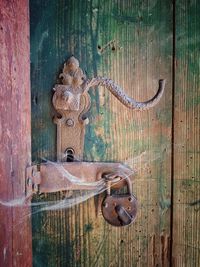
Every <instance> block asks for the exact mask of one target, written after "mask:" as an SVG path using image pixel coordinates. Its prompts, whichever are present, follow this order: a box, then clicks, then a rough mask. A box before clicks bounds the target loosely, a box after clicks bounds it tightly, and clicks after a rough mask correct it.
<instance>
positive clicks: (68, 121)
mask: <svg viewBox="0 0 200 267" xmlns="http://www.w3.org/2000/svg"><path fill="white" fill-rule="evenodd" d="M66 124H67V126H68V127H73V126H74V121H73V120H72V119H67V121H66Z"/></svg>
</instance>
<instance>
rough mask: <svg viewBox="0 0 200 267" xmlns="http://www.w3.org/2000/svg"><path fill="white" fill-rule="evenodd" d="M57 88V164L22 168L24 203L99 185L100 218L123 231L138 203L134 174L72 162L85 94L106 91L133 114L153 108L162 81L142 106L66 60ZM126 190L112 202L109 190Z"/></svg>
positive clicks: (79, 141) (80, 137)
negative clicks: (24, 172)
mask: <svg viewBox="0 0 200 267" xmlns="http://www.w3.org/2000/svg"><path fill="white" fill-rule="evenodd" d="M59 78H60V80H61V82H60V83H59V84H56V85H55V87H54V95H53V99H52V103H53V106H54V108H55V110H56V111H57V115H56V116H55V117H54V123H56V125H57V162H47V163H42V164H40V165H39V166H36V165H34V166H32V167H29V168H27V185H26V189H27V197H31V196H32V194H34V193H50V192H58V191H65V190H91V189H94V186H95V183H96V185H97V184H98V185H99V184H102V185H104V186H105V188H106V189H107V196H106V198H105V199H104V201H103V205H102V213H103V216H104V218H105V219H106V221H108V222H109V223H110V224H112V225H114V226H124V225H128V224H130V223H132V222H133V221H134V220H135V217H136V212H137V200H136V198H135V196H134V195H133V194H132V190H131V184H130V181H131V178H132V176H133V171H132V170H130V169H129V168H128V167H127V166H124V165H122V164H119V163H103V162H79V161H78V162H77V161H76V160H77V159H78V160H81V159H82V154H83V147H84V136H85V126H86V124H87V123H88V122H89V120H88V118H87V115H86V113H87V111H88V110H89V108H90V96H89V94H88V90H89V89H90V88H91V87H93V88H94V87H96V86H99V85H102V86H105V87H106V88H107V89H108V90H109V91H110V92H111V93H112V94H113V95H114V96H115V97H116V98H117V99H118V100H119V101H120V102H121V103H122V104H123V105H125V106H126V107H128V108H131V109H135V110H145V109H148V108H151V107H153V106H155V105H156V104H157V103H158V102H159V100H160V98H161V97H162V94H163V92H164V86H165V80H159V87H158V90H157V93H156V94H155V95H154V97H153V98H151V99H150V100H148V101H146V102H137V101H135V100H134V99H132V98H130V97H129V96H127V95H126V94H125V92H124V91H123V90H122V88H121V87H120V86H119V85H117V84H115V83H114V82H113V81H112V80H111V79H108V78H105V77H96V78H93V79H87V78H86V76H85V74H84V73H83V71H82V69H81V68H80V67H79V62H78V60H77V59H76V58H75V57H71V58H70V59H69V60H68V61H67V62H66V63H65V64H64V68H63V71H62V73H61V74H60V76H59ZM125 185H127V188H128V192H127V194H123V195H117V196H114V195H113V194H110V188H111V187H112V188H114V189H119V188H121V187H123V186H125Z"/></svg>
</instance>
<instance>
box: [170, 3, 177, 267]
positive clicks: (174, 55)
mask: <svg viewBox="0 0 200 267" xmlns="http://www.w3.org/2000/svg"><path fill="white" fill-rule="evenodd" d="M172 6H173V29H172V32H173V33H172V34H173V41H172V42H173V43H172V46H173V47H172V128H171V212H170V255H169V256H170V259H169V262H170V266H173V255H172V254H173V222H174V221H173V219H174V115H175V106H174V104H175V85H176V84H175V78H176V72H175V71H176V65H175V64H176V0H173V2H172Z"/></svg>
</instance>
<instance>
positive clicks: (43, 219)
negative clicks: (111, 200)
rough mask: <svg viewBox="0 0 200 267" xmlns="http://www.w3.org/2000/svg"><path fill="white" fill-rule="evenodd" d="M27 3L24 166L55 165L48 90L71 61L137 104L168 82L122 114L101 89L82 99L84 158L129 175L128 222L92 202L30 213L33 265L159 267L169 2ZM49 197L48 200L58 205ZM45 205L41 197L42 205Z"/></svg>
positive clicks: (165, 188) (166, 176)
mask: <svg viewBox="0 0 200 267" xmlns="http://www.w3.org/2000/svg"><path fill="white" fill-rule="evenodd" d="M30 3H31V63H32V129H33V131H32V136H33V143H32V144H33V158H34V160H35V161H40V160H41V157H45V158H48V159H52V160H55V155H56V153H55V151H56V150H55V144H56V131H55V125H54V124H53V123H52V121H51V118H52V115H53V109H52V106H51V97H52V92H51V89H52V88H53V85H54V84H55V83H56V78H57V75H58V69H59V68H61V67H62V64H63V61H64V60H65V59H66V58H67V57H68V56H70V55H71V54H74V55H75V56H76V57H77V58H78V59H79V61H80V63H81V67H82V68H83V69H84V70H85V71H86V72H87V75H88V76H89V77H92V76H94V75H97V74H99V75H106V76H108V77H110V78H112V79H113V80H115V81H116V82H118V83H119V84H120V85H122V86H124V88H125V90H126V92H127V93H128V94H129V95H131V96H132V97H135V98H136V99H138V100H146V99H147V98H150V97H151V96H152V95H154V93H155V90H156V88H157V81H158V79H159V78H166V79H167V86H166V93H165V96H164V97H163V99H162V101H161V103H160V104H159V105H158V106H157V107H156V108H154V109H153V110H151V111H147V112H144V113H136V112H134V111H130V110H127V109H126V108H124V107H123V106H122V105H121V104H120V103H119V102H117V100H116V99H115V98H114V97H113V96H111V95H110V93H109V92H107V91H106V90H104V89H102V88H101V89H99V91H98V90H96V91H93V92H92V91H91V93H90V94H91V97H92V109H91V112H90V125H89V126H88V127H87V133H86V139H85V151H84V159H85V160H91V161H92V160H95V161H121V162H124V163H126V164H129V166H130V167H132V168H137V170H138V173H137V176H136V177H135V180H134V183H133V185H134V187H133V189H134V192H135V193H136V195H137V197H138V200H139V202H140V209H139V214H138V218H137V221H136V223H135V224H134V225H132V226H130V227H127V228H125V229H116V228H113V227H111V226H110V225H108V224H107V223H105V221H104V220H103V218H102V216H101V211H100V209H99V206H98V203H100V201H101V198H102V197H96V198H95V199H91V200H89V201H87V202H85V203H83V204H80V205H79V206H76V207H74V208H71V209H68V210H66V211H65V210H62V211H54V212H52V211H51V212H50V211H49V212H46V213H38V214H36V215H33V233H34V234H33V253H34V266H89V267H91V266H101V267H102V266H168V265H169V254H168V252H169V241H170V240H169V238H170V198H171V195H170V192H171V189H170V183H171V181H170V174H171V169H170V164H171V162H170V156H171V154H170V153H171V151H170V147H171V146H170V142H171V66H172V64H171V63H172V62H171V61H172V6H171V1H161V0H159V1H142V2H141V1H138V0H135V1H131V0H128V1H113V0H112V1H111V0H110V1H106V0H105V1H97V0H96V1H94V0H93V1H77V0H71V1H61V0H59V1H37V0H33V1H31V2H30ZM59 197H60V196H59V195H56V194H52V195H49V196H48V198H47V199H49V200H50V199H51V200H53V199H59ZM44 199H45V198H44Z"/></svg>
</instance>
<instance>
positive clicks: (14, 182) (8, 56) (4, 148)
mask: <svg viewBox="0 0 200 267" xmlns="http://www.w3.org/2000/svg"><path fill="white" fill-rule="evenodd" d="M29 43H30V42H29V2H28V1H27V0H20V1H17V0H10V1H7V0H1V1H0V200H3V201H9V200H13V199H18V198H19V199H20V198H22V197H24V196H25V192H24V188H25V169H26V166H28V165H30V163H31V126H30V125H31V108H30V107H31V105H30V59H29V54H30V49H29ZM29 214H30V209H29V208H24V207H5V206H4V205H2V204H0V266H2V267H3V266H6V267H11V266H12V267H13V266H20V267H23V266H24V267H25V266H26V267H30V266H32V236H31V220H30V216H27V215H29Z"/></svg>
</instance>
